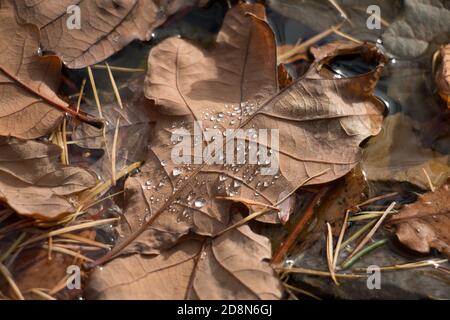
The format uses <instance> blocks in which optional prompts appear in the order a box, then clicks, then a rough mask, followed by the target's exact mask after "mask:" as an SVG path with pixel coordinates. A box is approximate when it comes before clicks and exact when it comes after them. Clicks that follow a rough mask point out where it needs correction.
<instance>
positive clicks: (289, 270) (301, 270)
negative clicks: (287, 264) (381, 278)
mask: <svg viewBox="0 0 450 320" xmlns="http://www.w3.org/2000/svg"><path fill="white" fill-rule="evenodd" d="M275 269H276V270H277V271H280V272H286V273H300V274H307V275H311V276H319V277H331V273H330V272H328V271H320V270H313V269H306V268H300V267H295V268H275ZM335 277H336V278H365V277H366V275H361V274H351V273H336V274H335Z"/></svg>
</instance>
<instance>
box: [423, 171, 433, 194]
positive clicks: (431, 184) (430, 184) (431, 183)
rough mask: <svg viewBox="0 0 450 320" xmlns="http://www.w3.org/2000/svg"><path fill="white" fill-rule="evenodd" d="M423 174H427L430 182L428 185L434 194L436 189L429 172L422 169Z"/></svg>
mask: <svg viewBox="0 0 450 320" xmlns="http://www.w3.org/2000/svg"><path fill="white" fill-rule="evenodd" d="M422 171H423V173H424V174H425V177H426V178H427V181H428V185H429V186H430V190H431V192H434V191H435V190H436V188H435V187H434V185H433V182H432V181H431V178H430V176H429V175H428V172H427V170H425V168H422Z"/></svg>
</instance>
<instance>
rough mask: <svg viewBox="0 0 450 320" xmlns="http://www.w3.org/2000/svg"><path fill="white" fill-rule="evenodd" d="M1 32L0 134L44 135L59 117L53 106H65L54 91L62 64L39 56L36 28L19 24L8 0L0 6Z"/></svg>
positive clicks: (58, 112) (19, 135) (25, 136)
mask: <svg viewBox="0 0 450 320" xmlns="http://www.w3.org/2000/svg"><path fill="white" fill-rule="evenodd" d="M0 35H1V36H0V135H5V136H7V135H13V136H16V137H20V138H28V139H29V138H36V137H40V136H44V135H46V134H48V133H50V132H51V131H52V130H53V129H54V128H55V127H56V126H57V125H58V123H59V120H61V119H62V113H61V112H60V111H59V110H58V109H57V108H56V107H55V106H54V105H55V104H56V105H60V106H62V107H67V104H66V103H65V102H64V101H62V100H61V99H59V98H58V97H57V96H56V94H55V90H56V89H57V88H58V85H59V81H60V72H61V63H60V61H59V60H58V59H57V58H55V57H45V58H44V57H40V56H39V53H38V49H39V31H38V29H37V28H36V27H34V26H32V25H29V24H25V25H22V24H19V23H18V22H17V21H16V18H15V16H14V8H13V5H12V4H11V3H10V1H8V0H6V1H2V4H1V8H0Z"/></svg>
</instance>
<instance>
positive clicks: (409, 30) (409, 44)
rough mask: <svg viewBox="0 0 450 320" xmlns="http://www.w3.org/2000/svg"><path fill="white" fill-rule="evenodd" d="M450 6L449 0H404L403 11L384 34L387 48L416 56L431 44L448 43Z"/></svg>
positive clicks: (410, 56)
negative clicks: (449, 4)
mask: <svg viewBox="0 0 450 320" xmlns="http://www.w3.org/2000/svg"><path fill="white" fill-rule="evenodd" d="M449 34H450V7H449V6H448V1H447V0H435V1H428V0H405V1H404V11H403V12H402V14H400V15H399V16H398V17H397V18H396V19H395V20H394V22H393V23H391V25H390V26H389V27H388V29H387V30H386V32H385V33H384V34H383V36H382V39H383V43H384V46H385V47H386V49H387V50H388V51H389V52H390V53H392V54H394V55H395V56H397V57H401V58H417V57H419V56H420V55H422V54H424V53H425V52H426V51H427V50H428V48H429V46H430V44H432V43H437V44H443V43H447V42H448V36H449Z"/></svg>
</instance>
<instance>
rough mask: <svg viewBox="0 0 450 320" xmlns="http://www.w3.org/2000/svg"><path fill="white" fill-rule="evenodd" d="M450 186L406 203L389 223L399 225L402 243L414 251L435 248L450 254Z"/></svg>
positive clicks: (398, 234)
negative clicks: (411, 202)
mask: <svg viewBox="0 0 450 320" xmlns="http://www.w3.org/2000/svg"><path fill="white" fill-rule="evenodd" d="M449 206H450V186H449V184H448V183H447V184H445V185H443V186H442V187H441V188H439V189H437V190H436V191H434V192H427V193H425V194H423V195H421V196H420V197H419V199H418V201H417V202H415V203H413V204H410V205H407V206H405V208H403V209H402V210H401V211H400V212H399V213H398V214H396V215H395V216H394V217H393V218H392V219H391V220H390V221H389V223H390V224H392V225H395V226H396V235H397V237H398V239H399V240H400V242H402V243H403V244H404V245H405V246H407V247H409V248H410V249H412V250H415V251H418V252H420V253H428V252H430V250H431V248H433V249H437V250H438V251H440V252H442V253H443V254H446V255H447V257H450V237H449V236H450V234H449V230H450V208H449Z"/></svg>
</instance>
